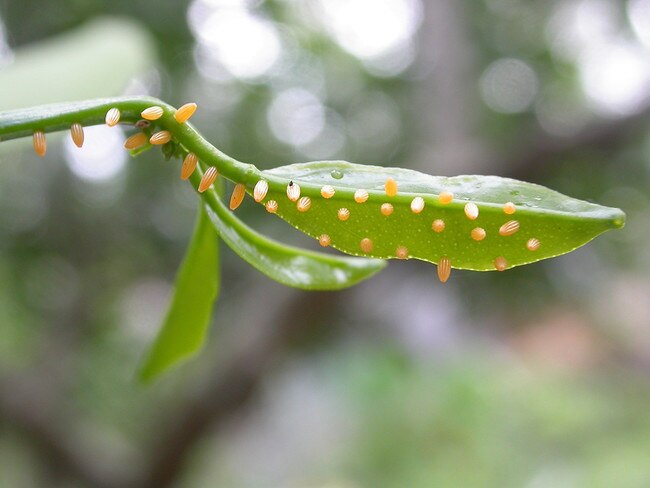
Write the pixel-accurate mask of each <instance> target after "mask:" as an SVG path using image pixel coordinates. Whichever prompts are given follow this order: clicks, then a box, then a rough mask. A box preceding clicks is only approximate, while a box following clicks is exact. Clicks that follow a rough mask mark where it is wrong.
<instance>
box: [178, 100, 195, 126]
mask: <svg viewBox="0 0 650 488" xmlns="http://www.w3.org/2000/svg"><path fill="white" fill-rule="evenodd" d="M194 112H196V103H193V102H192V103H186V104H185V105H183V106H181V107H179V108H178V110H176V113H175V114H174V118H175V119H176V122H178V123H179V124H184V123H185V122H187V121H188V120H189V118H190V117H191V116H192V115H194Z"/></svg>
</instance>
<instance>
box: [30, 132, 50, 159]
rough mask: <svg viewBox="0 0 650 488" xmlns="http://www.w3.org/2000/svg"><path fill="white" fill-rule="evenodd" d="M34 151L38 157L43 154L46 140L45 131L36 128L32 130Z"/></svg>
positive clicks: (45, 148) (45, 149)
mask: <svg viewBox="0 0 650 488" xmlns="http://www.w3.org/2000/svg"><path fill="white" fill-rule="evenodd" d="M33 139H34V152H36V154H38V155H39V156H40V157H43V156H45V152H46V151H47V141H46V140H45V132H43V131H42V130H37V131H35V132H34V137H33Z"/></svg>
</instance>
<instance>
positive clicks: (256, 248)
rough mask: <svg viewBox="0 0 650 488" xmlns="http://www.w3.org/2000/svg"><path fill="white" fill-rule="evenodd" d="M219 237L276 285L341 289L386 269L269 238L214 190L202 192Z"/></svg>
mask: <svg viewBox="0 0 650 488" xmlns="http://www.w3.org/2000/svg"><path fill="white" fill-rule="evenodd" d="M202 198H203V200H204V202H205V208H206V211H207V213H208V215H209V217H210V219H211V221H212V223H213V225H214V228H215V229H216V231H217V232H218V233H219V236H220V237H221V238H222V239H223V241H224V242H225V243H226V244H228V246H229V247H230V248H231V249H232V250H233V251H235V252H236V253H237V254H238V255H239V256H240V257H241V258H242V259H244V260H245V261H247V262H248V263H249V264H251V265H252V266H254V267H255V268H257V269H258V270H259V271H261V272H262V273H264V274H265V275H267V276H268V277H269V278H271V279H273V280H275V281H278V282H279V283H282V284H285V285H288V286H293V287H295V288H302V289H306V290H340V289H342V288H347V287H349V286H352V285H355V284H357V283H358V282H360V281H362V280H364V279H366V278H369V277H371V276H372V275H374V274H375V273H377V272H378V271H380V270H381V269H383V268H384V267H385V266H386V263H385V261H382V260H378V259H359V258H348V257H342V256H333V255H329V254H323V253H317V252H312V251H306V250H304V249H300V248H296V247H291V246H286V245H284V244H281V243H279V242H277V241H274V240H272V239H269V238H268V237H265V236H263V235H261V234H259V233H257V232H256V231H255V230H253V229H251V228H250V227H248V226H247V225H246V224H244V223H243V222H242V221H240V220H239V219H238V218H237V217H236V216H235V215H234V214H233V213H232V212H231V211H230V210H229V209H227V208H226V206H225V205H224V204H223V202H222V201H221V200H220V199H219V197H218V196H217V193H216V192H215V191H214V190H212V189H211V190H208V191H206V192H205V193H202Z"/></svg>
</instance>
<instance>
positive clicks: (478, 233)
mask: <svg viewBox="0 0 650 488" xmlns="http://www.w3.org/2000/svg"><path fill="white" fill-rule="evenodd" d="M470 234H471V236H472V239H474V240H475V241H482V240H483V239H485V235H486V232H485V229H484V228H483V227H474V228H473V229H472V232H471V233H470Z"/></svg>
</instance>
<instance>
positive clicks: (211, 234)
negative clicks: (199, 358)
mask: <svg viewBox="0 0 650 488" xmlns="http://www.w3.org/2000/svg"><path fill="white" fill-rule="evenodd" d="M198 214H199V215H198V219H197V222H196V225H195V228H194V234H193V236H192V241H191V242H190V245H189V247H188V250H187V254H186V255H185V259H184V260H183V263H182V264H181V267H180V269H179V271H178V275H177V276H176V283H175V286H174V294H173V297H172V299H171V303H170V305H169V309H168V311H167V316H166V317H165V321H164V322H163V325H162V327H161V329H160V332H159V333H158V337H156V340H155V342H154V343H153V345H152V347H151V349H150V350H149V353H148V355H147V357H146V359H145V361H144V364H143V366H142V368H141V369H140V378H141V380H143V381H145V382H148V381H151V380H152V379H154V378H155V377H157V376H158V375H160V374H161V373H163V372H164V371H166V370H167V369H169V368H171V367H172V366H174V365H176V364H177V363H178V362H180V361H181V360H183V359H187V358H189V357H190V356H192V355H194V354H195V353H197V352H198V351H199V350H200V349H201V346H202V345H203V343H204V341H205V337H206V332H207V329H208V325H209V324H210V317H211V312H212V306H213V303H214V300H215V299H216V297H217V293H218V291H219V269H218V268H219V239H218V237H217V234H216V232H215V231H214V228H213V227H212V224H211V222H210V220H209V219H208V217H207V215H206V212H205V211H204V210H203V207H202V206H200V207H199V212H198Z"/></svg>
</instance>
